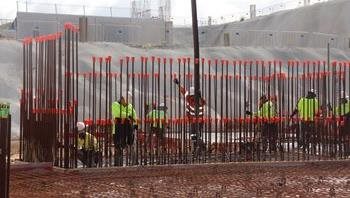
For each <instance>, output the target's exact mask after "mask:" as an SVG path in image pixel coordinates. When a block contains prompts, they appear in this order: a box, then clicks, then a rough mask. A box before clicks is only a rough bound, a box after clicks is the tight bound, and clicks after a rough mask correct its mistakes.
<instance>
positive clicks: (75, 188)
mask: <svg viewBox="0 0 350 198" xmlns="http://www.w3.org/2000/svg"><path fill="white" fill-rule="evenodd" d="M349 164H350V162H348V161H341V162H340V161H338V162H313V163H311V162H306V163H303V162H288V163H244V164H221V165H220V164H212V165H187V166H185V165H184V166H165V167H161V166H157V167H138V168H136V167H135V168H134V167H128V168H106V169H85V170H69V171H65V170H59V169H46V170H45V169H37V170H26V171H23V170H22V171H12V175H11V188H10V196H11V197H349V196H350V166H349Z"/></svg>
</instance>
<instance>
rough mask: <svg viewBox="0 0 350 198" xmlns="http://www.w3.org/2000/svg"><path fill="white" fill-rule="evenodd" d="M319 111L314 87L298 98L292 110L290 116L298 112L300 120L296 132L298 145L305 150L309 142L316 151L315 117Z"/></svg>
mask: <svg viewBox="0 0 350 198" xmlns="http://www.w3.org/2000/svg"><path fill="white" fill-rule="evenodd" d="M319 113H320V106H319V102H318V99H317V94H316V91H315V90H314V89H310V90H309V91H308V92H307V95H306V96H304V97H302V98H300V99H299V101H298V103H297V108H296V109H295V110H294V111H293V114H292V115H291V118H293V117H294V116H295V115H296V114H298V117H299V120H300V128H299V131H298V132H297V141H298V146H299V147H301V148H303V151H304V152H305V151H306V149H309V148H308V147H309V144H310V143H311V144H312V148H313V149H314V151H316V138H317V135H316V126H315V117H316V116H317V115H318V114H319Z"/></svg>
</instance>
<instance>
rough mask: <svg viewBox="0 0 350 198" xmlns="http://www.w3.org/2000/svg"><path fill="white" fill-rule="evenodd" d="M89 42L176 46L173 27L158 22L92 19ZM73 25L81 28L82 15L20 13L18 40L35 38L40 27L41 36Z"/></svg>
mask: <svg viewBox="0 0 350 198" xmlns="http://www.w3.org/2000/svg"><path fill="white" fill-rule="evenodd" d="M87 18H88V33H87V34H88V41H108V42H120V43H124V44H129V45H146V44H150V45H156V46H161V45H169V44H171V43H172V36H171V34H172V28H173V27H172V23H166V22H164V21H162V20H158V19H131V18H116V17H96V16H88V17H87ZM66 22H71V23H73V24H76V25H78V23H79V16H78V15H56V14H42V13H26V12H18V13H17V38H18V39H22V38H24V37H26V36H32V34H33V30H34V29H35V28H36V27H38V28H39V31H40V34H50V33H54V32H58V31H62V30H63V25H64V23H66Z"/></svg>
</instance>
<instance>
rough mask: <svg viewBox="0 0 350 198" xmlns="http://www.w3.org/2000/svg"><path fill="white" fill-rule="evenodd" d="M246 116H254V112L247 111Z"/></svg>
mask: <svg viewBox="0 0 350 198" xmlns="http://www.w3.org/2000/svg"><path fill="white" fill-rule="evenodd" d="M245 114H246V115H253V114H252V112H250V111H245Z"/></svg>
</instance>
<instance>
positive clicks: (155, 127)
mask: <svg viewBox="0 0 350 198" xmlns="http://www.w3.org/2000/svg"><path fill="white" fill-rule="evenodd" d="M167 109H168V108H167V107H166V105H165V104H164V103H161V104H160V105H159V106H158V107H157V106H154V107H153V110H151V111H150V112H149V113H148V114H147V119H148V120H149V129H150V131H151V136H152V134H155V135H156V137H157V152H159V151H161V152H163V151H165V142H164V141H165V139H164V136H165V131H166V128H167V122H166V119H167Z"/></svg>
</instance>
